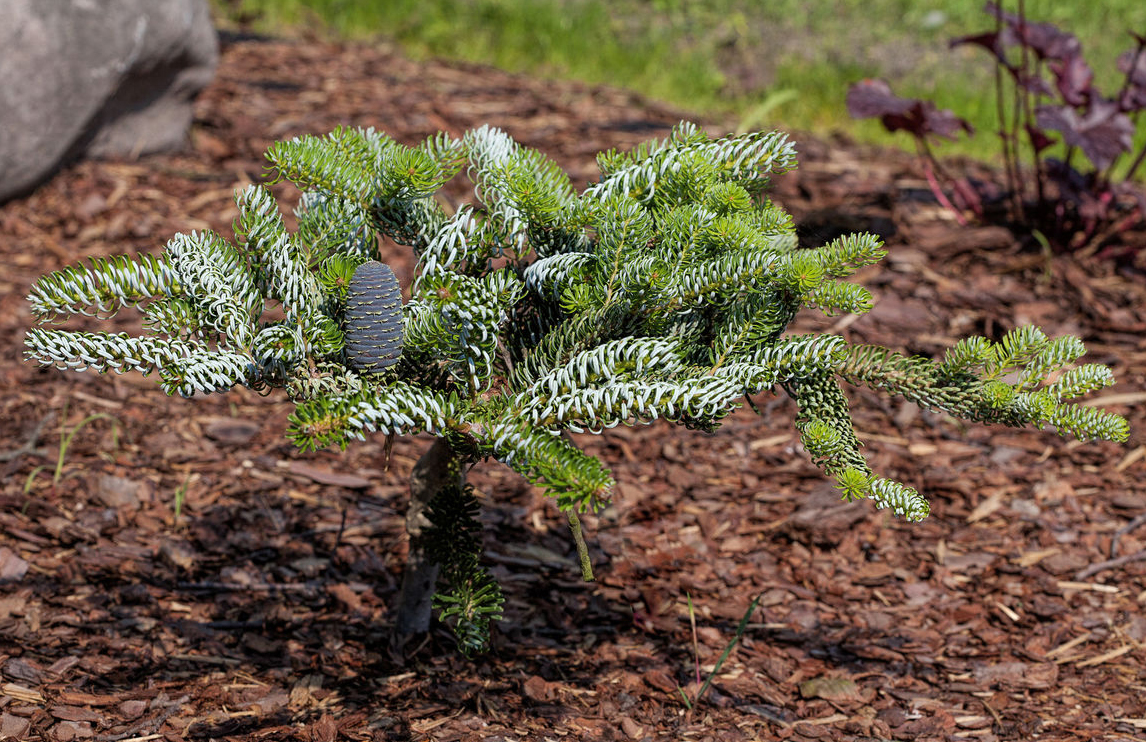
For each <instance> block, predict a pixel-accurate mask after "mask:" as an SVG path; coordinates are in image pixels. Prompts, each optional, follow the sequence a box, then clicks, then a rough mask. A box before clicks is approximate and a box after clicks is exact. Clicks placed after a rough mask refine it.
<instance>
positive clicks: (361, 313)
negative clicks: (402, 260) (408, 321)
mask: <svg viewBox="0 0 1146 742" xmlns="http://www.w3.org/2000/svg"><path fill="white" fill-rule="evenodd" d="M402 330H403V325H402V290H401V288H399V286H398V279H397V278H396V277H395V276H394V271H392V270H390V266H388V265H386V264H385V263H379V262H378V261H376V260H371V261H370V262H368V263H363V264H362V265H360V266H358V269H357V270H356V271H354V277H353V278H352V279H350V288H349V290H348V291H347V294H346V358H347V361H348V362H349V363H350V365H351V367H353V368H355V369H357V370H358V371H365V372H371V371H381V370H382V369H384V368H387V367H389V366H393V365H394V364H395V363H397V362H398V357H399V356H401V355H402Z"/></svg>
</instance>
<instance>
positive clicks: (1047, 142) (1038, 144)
mask: <svg viewBox="0 0 1146 742" xmlns="http://www.w3.org/2000/svg"><path fill="white" fill-rule="evenodd" d="M1025 128H1026V130H1027V136H1028V137H1030V140H1031V146H1032V147H1034V148H1035V153H1036V154H1037V153H1039V152H1042V151H1043V150H1044V149H1046V148H1047V147H1049V146H1051V145H1052V144H1054V143H1055V141H1056V140H1054V139H1051V138H1050V137H1048V136H1047V135H1046V132H1044V131H1043V130H1042V129H1039V128H1038V127H1037V126H1032V125H1031V124H1027V125H1026V127H1025Z"/></svg>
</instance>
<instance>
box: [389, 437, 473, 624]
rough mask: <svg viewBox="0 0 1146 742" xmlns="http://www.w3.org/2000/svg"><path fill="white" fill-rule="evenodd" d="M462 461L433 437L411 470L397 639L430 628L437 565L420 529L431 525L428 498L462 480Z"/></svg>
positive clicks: (422, 529) (440, 439) (432, 497)
mask: <svg viewBox="0 0 1146 742" xmlns="http://www.w3.org/2000/svg"><path fill="white" fill-rule="evenodd" d="M461 463H462V462H461V460H460V457H459V456H458V454H457V453H456V452H455V451H454V450H453V449H452V448H450V444H449V443H447V442H446V440H445V439H444V438H435V439H434V443H433V445H432V446H430V448H429V449H428V450H427V451H426V452H425V453H424V454H422V458H420V459H418V463H416V464H415V465H414V470H413V471H411V472H410V506H409V508H408V509H407V510H406V535H407V536H409V539H410V551H409V555H408V556H407V557H406V570H405V573H404V574H403V575H402V594H401V597H400V598H399V601H398V610H397V621H396V622H395V626H394V631H395V635H396V636H395V638H396V639H397V640H398V641H399V642H402V641H404V640H405V639H406V638H408V637H410V636H413V635H414V634H423V633H425V632H427V631H429V629H430V615H431V607H432V601H433V597H434V591H435V589H436V587H437V582H438V565H437V563H435V562H432V561H431V560H430V558H429V556H428V554H427V553H426V548H425V546H423V545H422V544H421V543H420V542H421V537H422V533H423V531H425V529H426V528H428V527H429V526H430V520H429V518H427V517H426V510H427V508H428V507H429V505H430V501H431V500H433V499H434V497H435V496H436V495H437V494H438V492H440V491H441V490H442V489H443V488H445V487H446V486H449V485H450V484H452V483H453V482H455V481H456V482H458V483H462V482H464V480H465V474H464V472H463V470H462V465H461Z"/></svg>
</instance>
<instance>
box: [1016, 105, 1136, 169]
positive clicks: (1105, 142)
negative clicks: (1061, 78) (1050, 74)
mask: <svg viewBox="0 0 1146 742" xmlns="http://www.w3.org/2000/svg"><path fill="white" fill-rule="evenodd" d="M1035 122H1036V123H1037V124H1038V125H1039V127H1041V128H1043V129H1054V130H1055V131H1061V132H1062V136H1063V141H1064V142H1066V143H1067V144H1068V145H1071V146H1074V147H1078V148H1080V149H1081V150H1082V152H1083V154H1085V155H1086V156H1087V158H1088V159H1089V160H1090V161H1091V162H1092V163H1094V166H1095V167H1096V168H1098V169H1099V170H1103V169H1105V168H1106V167H1108V166H1109V165H1110V163H1111V162H1113V161H1114V158H1116V157H1118V155H1120V154H1122V153H1123V152H1128V151H1130V148H1131V147H1132V146H1133V138H1134V124H1133V123H1132V122H1131V121H1130V119H1129V118H1128V117H1127V116H1126V114H1124V113H1122V112H1121V111H1119V110H1118V106H1117V105H1115V104H1114V103H1113V102H1112V101H1106V100H1100V101H1095V102H1092V104H1091V108H1090V111H1089V112H1088V113H1086V114H1085V115H1084V116H1080V115H1079V113H1078V112H1077V111H1076V110H1075V109H1074V108H1072V107H1070V106H1040V107H1039V108H1038V109H1037V110H1036V111H1035Z"/></svg>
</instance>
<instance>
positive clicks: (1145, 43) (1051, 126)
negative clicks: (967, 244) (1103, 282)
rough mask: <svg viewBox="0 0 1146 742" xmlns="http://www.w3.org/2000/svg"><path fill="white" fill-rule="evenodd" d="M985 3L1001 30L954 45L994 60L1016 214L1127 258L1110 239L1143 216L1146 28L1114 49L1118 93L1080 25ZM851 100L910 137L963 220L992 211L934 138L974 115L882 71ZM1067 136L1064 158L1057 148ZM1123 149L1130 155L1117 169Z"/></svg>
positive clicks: (858, 113)
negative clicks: (1100, 79)
mask: <svg viewBox="0 0 1146 742" xmlns="http://www.w3.org/2000/svg"><path fill="white" fill-rule="evenodd" d="M985 11H986V12H987V13H989V14H990V15H992V16H994V18H995V28H994V30H992V31H986V32H982V33H976V34H971V35H968V36H962V37H960V38H957V39H954V40H953V41H952V42H951V45H952V46H958V45H963V44H971V45H974V46H979V47H982V48H983V49H986V50H987V51H988V52H990V53H991V55H992V57H993V58H994V60H995V64H996V74H995V83H996V110H997V113H998V120H999V137H1000V141H1001V143H1002V154H1003V162H1004V172H1005V180H1006V193H1005V200H1006V203H1007V206H1008V208H1007V210H1006V211H1007V213H1008V216H1009V218H1010V219H1011V220H1012V221H1013V222H1015V223H1017V224H1019V225H1022V226H1024V227H1025V228H1027V229H1030V230H1032V231H1033V230H1038V231H1039V232H1041V233H1042V234H1044V235H1045V236H1046V237H1047V238H1048V239H1050V240H1051V241H1053V242H1054V243H1055V244H1056V245H1057V246H1060V247H1063V248H1066V249H1069V250H1076V251H1081V252H1082V253H1083V254H1093V253H1095V252H1097V251H1098V250H1099V249H1100V248H1104V247H1105V248H1106V250H1105V251H1104V253H1103V254H1104V255H1105V256H1107V257H1120V256H1122V255H1124V254H1125V253H1126V252H1127V251H1128V250H1129V249H1131V248H1128V247H1126V246H1114V245H1111V244H1110V243H1111V242H1112V241H1113V239H1114V238H1116V237H1117V236H1118V235H1119V234H1121V233H1124V232H1125V231H1127V230H1129V229H1132V228H1134V227H1135V226H1139V225H1142V224H1144V223H1146V192H1144V191H1143V189H1142V187H1141V186H1140V184H1137V183H1136V182H1135V180H1134V178H1135V176H1136V175H1137V174H1138V172H1139V170H1140V169H1141V167H1142V163H1143V160H1144V159H1146V145H1143V146H1142V147H1140V148H1139V150H1138V151H1137V152H1134V133H1135V131H1136V125H1137V123H1138V120H1139V119H1140V118H1141V115H1142V111H1143V110H1146V35H1143V34H1137V33H1131V36H1132V37H1133V39H1134V42H1135V46H1134V48H1133V49H1131V50H1130V51H1127V52H1126V53H1124V54H1122V55H1121V56H1120V57H1119V58H1118V68H1119V70H1120V71H1121V72H1122V74H1123V79H1122V83H1121V85H1120V86H1119V88H1118V90H1117V91H1116V92H1115V93H1114V94H1112V95H1111V94H1105V93H1104V92H1103V91H1101V90H1099V89H1098V88H1097V87H1096V86H1095V84H1094V71H1093V70H1092V68H1091V67H1090V65H1089V64H1088V63H1087V61H1086V59H1085V57H1084V56H1083V53H1082V44H1081V43H1080V42H1079V40H1078V37H1076V36H1075V35H1074V34H1072V33H1070V32H1068V31H1064V30H1062V29H1061V28H1059V27H1058V26H1056V25H1054V24H1052V23H1036V22H1031V21H1030V20H1028V19H1027V16H1026V9H1025V3H1024V2H1023V1H1022V0H1019V2H1018V8H1017V12H1015V13H1011V12H1008V11H1006V10H1004V9H1003V8H1002V7H1001V6H1000V5H999V4H998V3H995V2H988V3H987V4H986V7H985ZM847 105H848V111H849V113H851V115H852V116H854V117H856V118H879V119H880V121H881V122H882V123H883V125H884V127H885V128H886V129H887V130H888V131H891V132H895V131H906V132H907V133H909V134H910V135H911V136H912V137H914V139H915V141H916V144H917V146H918V149H919V152H920V155H921V157H922V159H923V162H924V170H925V174H926V176H927V179H928V182H929V183H930V185H931V189H932V191H933V192H934V193H935V195H936V197H937V198H938V199H939V201H940V202H941V203H943V204H944V205H945V206H948V207H949V208H951V209H952V211H954V212H955V213H956V215H957V216H958V218H959V219H960V221H961V222H965V221H966V219H965V217H964V215H963V213H962V212H964V211H971V212H972V213H974V215H975V216H976V217H978V218H979V219H984V218H985V214H986V210H985V209H984V201H985V200H986V198H987V196H988V194H987V193H985V191H984V189H983V188H982V187H981V186H978V187H977V186H975V185H973V184H972V183H971V181H969V180H968V179H967V178H965V177H956V176H954V175H952V174H951V173H950V172H949V171H947V170H946V169H945V168H944V167H943V166H942V164H941V163H940V161H939V160H938V158H937V157H936V156H935V153H934V150H932V148H931V139H933V138H934V137H945V138H948V139H954V138H956V137H957V136H958V134H959V132H960V131H962V132H965V133H966V134H968V135H972V134H973V133H974V129H973V127H972V126H971V124H970V123H969V122H968V121H966V120H965V119H963V118H961V117H960V116H958V115H956V114H955V113H954V112H952V111H950V110H946V109H944V110H941V109H938V108H937V107H936V106H935V104H934V103H932V102H931V101H927V100H921V99H912V98H901V97H899V96H897V95H895V94H894V93H893V92H892V90H891V87H890V86H889V85H888V84H887V83H886V82H884V81H882V80H863V81H861V82H859V83H856V84H855V85H853V86H852V87H851V89H850V90H849V91H848V96H847ZM1060 142H1061V143H1062V144H1063V145H1064V147H1063V151H1064V155H1063V156H1062V157H1061V158H1059V157H1055V156H1052V155H1051V152H1052V151H1054V150H1052V149H1051V148H1052V146H1053V145H1055V144H1058V143H1060ZM1026 157H1029V158H1030V162H1029V164H1028V165H1026V166H1025V167H1024V165H1023V162H1022V161H1023V160H1024V159H1025V158H1026ZM1127 157H1129V158H1130V161H1129V164H1128V165H1127V166H1126V167H1125V168H1124V169H1122V168H1120V167H1119V166H1120V164H1121V163H1122V162H1123V161H1124V160H1125V158H1127ZM1080 160H1082V161H1084V162H1085V163H1088V164H1082V163H1080ZM940 181H943V184H941V182H940ZM944 185H945V186H946V188H944ZM948 192H949V193H950V196H949V195H948Z"/></svg>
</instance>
